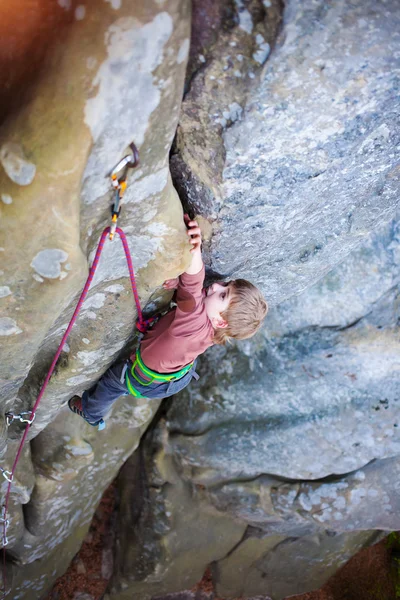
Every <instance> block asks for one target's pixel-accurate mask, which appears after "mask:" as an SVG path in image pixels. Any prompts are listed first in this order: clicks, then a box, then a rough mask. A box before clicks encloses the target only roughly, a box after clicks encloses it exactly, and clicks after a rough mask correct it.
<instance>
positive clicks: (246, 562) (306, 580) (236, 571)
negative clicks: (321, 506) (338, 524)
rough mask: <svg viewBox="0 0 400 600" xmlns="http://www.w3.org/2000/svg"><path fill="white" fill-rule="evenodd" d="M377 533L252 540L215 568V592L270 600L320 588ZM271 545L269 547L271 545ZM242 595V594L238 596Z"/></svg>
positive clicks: (321, 534)
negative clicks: (261, 596)
mask: <svg viewBox="0 0 400 600" xmlns="http://www.w3.org/2000/svg"><path fill="white" fill-rule="evenodd" d="M378 537H379V534H377V533H376V532H372V533H371V532H369V531H360V532H358V533H357V534H341V535H334V534H332V533H329V532H326V533H325V532H324V533H320V534H318V535H314V536H305V537H301V538H298V539H296V538H287V539H286V540H283V541H281V542H279V541H276V540H275V544H273V547H272V548H270V547H269V546H271V542H272V541H273V540H274V538H273V537H272V539H271V538H268V537H265V538H260V539H257V538H256V539H253V538H250V539H249V540H246V541H247V542H248V543H247V544H246V542H242V543H241V544H240V545H239V546H238V548H235V549H234V550H233V552H232V553H231V554H230V555H229V556H228V557H227V558H226V559H224V560H222V561H219V563H218V564H217V565H216V572H215V579H216V591H217V594H218V596H220V597H221V598H234V597H236V596H237V594H238V593H239V594H240V597H243V598H251V597H253V596H255V595H259V594H264V593H268V595H269V596H270V597H271V599H272V600H275V599H276V598H286V597H287V596H292V595H293V594H300V593H302V592H304V591H309V590H312V589H316V588H319V587H320V586H321V585H322V584H323V583H325V582H326V580H327V579H328V578H329V577H330V576H331V575H333V574H334V573H335V572H336V571H337V569H338V568H339V567H340V566H342V565H343V564H344V563H345V562H346V561H347V560H349V558H351V556H353V554H355V553H356V552H358V551H359V550H361V549H362V548H363V547H365V546H366V545H369V544H371V543H374V542H375V541H377V539H378ZM268 542H270V543H269V544H268ZM238 590H240V592H238Z"/></svg>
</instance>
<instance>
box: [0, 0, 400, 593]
mask: <svg viewBox="0 0 400 600" xmlns="http://www.w3.org/2000/svg"><path fill="white" fill-rule="evenodd" d="M393 4H394V3H392V2H389V1H388V2H383V3H382V6H380V7H378V8H377V7H376V6H375V4H373V3H372V2H370V1H366V2H362V1H361V0H359V1H356V2H352V3H350V4H349V3H346V2H344V0H343V1H339V2H334V3H332V2H328V3H327V2H322V0H320V1H317V2H311V0H310V1H306V2H300V0H289V1H288V2H287V3H286V5H285V12H284V18H283V24H282V29H281V32H280V34H279V37H278V39H277V41H276V43H275V37H276V35H277V32H278V30H279V27H280V18H281V8H282V7H281V4H280V2H278V0H271V1H270V0H264V1H263V2H261V1H260V0H249V1H242V0H240V1H239V0H237V1H236V2H235V3H232V2H224V1H223V0H220V1H218V2H216V3H210V2H205V3H201V2H198V3H197V2H196V3H195V4H194V11H193V15H194V21H193V33H192V39H193V45H192V50H191V54H190V62H189V69H188V71H187V72H186V63H187V60H188V54H189V46H190V40H189V36H190V25H191V15H190V3H189V2H188V1H186V0H152V1H151V2H147V1H146V2H145V1H144V0H140V1H139V2H135V3H129V2H120V1H119V0H112V1H108V2H102V1H100V0H91V1H90V2H87V3H86V4H79V5H77V4H74V3H72V2H69V1H67V0H60V1H59V2H58V4H57V6H56V7H53V9H52V10H53V12H54V14H53V13H52V20H51V22H52V23H63V27H62V28H60V32H59V35H58V36H54V38H52V43H51V48H49V51H48V54H47V56H46V57H45V58H43V56H44V50H43V51H42V52H39V51H37V54H35V58H34V62H33V63H32V64H34V65H38V64H39V63H40V64H41V68H40V69H39V68H38V69H37V72H33V73H32V76H31V79H32V81H31V85H30V86H29V87H27V89H26V90H25V93H24V94H23V95H22V96H21V98H20V99H19V100H18V103H17V106H16V107H15V110H14V112H10V111H9V106H10V92H8V93H7V94H6V95H5V103H4V106H3V107H2V111H3V113H2V114H5V113H7V115H8V116H7V118H6V119H4V122H3V123H2V125H1V128H0V163H1V167H0V183H1V186H0V198H1V203H0V216H1V222H0V228H1V232H2V241H1V243H0V252H1V256H2V258H3V260H2V264H1V275H0V303H1V304H0V309H1V315H0V336H1V340H2V361H1V390H2V412H1V414H2V415H4V413H5V412H6V411H8V410H12V411H13V412H14V413H18V412H20V411H26V410H29V408H30V407H31V406H32V405H33V402H34V401H35V399H36V397H37V394H38V391H39V389H40V387H41V384H42V382H43V379H44V377H45V374H46V372H47V370H48V368H49V365H50V363H51V360H52V358H53V356H54V354H55V351H56V349H57V346H58V343H59V340H60V338H61V336H62V333H63V332H64V331H65V328H66V327H67V324H68V322H69V320H70V317H71V315H72V312H73V309H74V307H75V305H76V302H77V299H78V295H79V293H80V291H81V289H82V286H83V284H84V281H85V277H86V275H87V271H88V264H90V262H91V260H92V259H93V256H94V253H95V250H96V247H97V244H98V240H99V236H100V234H101V232H102V230H103V228H104V227H105V226H106V225H107V224H108V222H109V215H110V205H111V202H112V192H111V187H110V180H109V178H108V177H107V175H108V174H109V172H110V170H111V169H112V167H113V166H114V165H115V164H116V163H117V162H118V161H119V160H120V159H121V157H122V156H124V154H125V153H126V152H127V148H128V145H129V143H130V142H132V141H134V142H135V143H136V145H137V146H138V148H139V150H140V156H141V163H140V167H139V168H138V169H136V170H135V171H134V172H133V173H132V174H130V177H129V181H128V183H129V185H128V190H127V193H126V196H125V206H124V209H123V214H122V217H121V222H120V224H121V226H122V227H123V229H124V231H125V232H126V234H127V237H128V243H129V246H130V248H131V251H132V255H133V261H134V265H135V268H136V271H137V275H138V290H139V294H140V297H141V301H142V304H143V305H145V304H147V307H148V309H149V310H153V309H154V308H155V307H157V306H158V305H161V304H162V303H167V301H168V299H169V298H168V297H167V296H165V295H164V294H163V293H162V292H161V291H160V287H159V286H160V284H161V283H162V281H163V280H164V279H166V278H169V277H173V276H176V275H177V274H179V273H180V272H182V271H183V270H184V269H185V267H186V265H187V264H188V260H189V253H188V248H187V240H186V235H185V230H184V226H183V222H182V205H181V201H180V198H179V197H178V195H177V193H176V191H175V189H174V187H173V185H172V179H171V176H170V172H169V158H170V157H169V152H170V148H171V145H172V142H173V139H174V136H175V133H176V137H175V142H174V144H173V151H172V156H171V171H172V174H173V178H174V183H175V185H176V187H177V189H178V190H179V192H180V195H181V197H182V198H181V199H182V202H183V204H184V206H185V208H186V209H188V210H191V211H193V212H196V213H198V214H199V215H200V217H201V218H202V223H203V224H204V228H205V230H206V231H207V240H206V242H205V245H204V246H205V249H204V254H205V257H206V260H207V264H208V267H209V269H210V275H211V276H215V275H218V273H219V274H222V275H230V276H233V277H238V276H245V277H246V278H249V279H251V280H252V281H254V282H255V283H257V284H258V285H259V286H260V287H261V289H262V290H263V291H264V293H265V295H266V297H267V299H268V301H269V302H270V305H271V307H272V309H271V311H270V315H269V317H268V321H267V323H266V327H265V329H264V330H263V331H262V332H260V334H259V335H258V336H257V337H256V338H254V339H253V340H251V341H248V342H245V343H242V344H235V345H233V346H232V347H229V348H219V347H218V348H214V349H213V350H212V351H210V352H208V353H207V355H206V356H205V357H203V358H202V360H201V364H200V370H201V371H202V373H203V377H202V379H201V381H200V382H199V383H198V384H197V385H193V386H192V387H191V389H190V390H187V391H186V393H184V394H182V395H181V396H180V397H179V398H176V399H174V401H173V402H167V403H164V405H163V407H162V410H161V412H159V413H158V418H157V422H156V423H154V426H152V428H151V429H150V431H148V432H147V433H146V439H145V441H144V442H143V443H142V444H141V445H140V448H139V450H138V451H137V452H135V453H134V454H133V452H134V451H135V449H137V448H138V446H139V443H140V440H141V437H142V435H143V434H144V432H145V431H146V430H147V429H148V427H149V424H150V422H151V421H152V420H153V417H154V415H155V413H156V412H157V410H158V407H159V402H157V401H151V402H146V401H143V400H138V401H134V402H133V401H131V400H130V399H129V398H128V399H127V398H125V397H123V398H121V399H120V400H119V401H118V403H117V404H116V405H115V407H114V408H113V411H112V412H111V414H110V415H109V416H108V418H107V428H106V430H105V431H104V432H102V433H101V434H100V433H98V432H97V431H95V430H93V429H92V428H90V427H89V426H88V425H86V424H85V423H84V422H83V421H79V419H78V418H77V417H76V416H74V415H72V414H71V413H70V412H69V411H68V410H67V409H66V408H65V403H66V401H67V400H68V398H69V397H71V396H72V395H73V394H75V393H80V392H81V391H82V390H83V389H85V388H87V387H89V386H90V385H91V384H92V383H94V382H95V381H96V380H97V379H98V378H99V376H100V375H101V374H102V373H103V372H104V371H105V369H106V368H107V367H108V366H109V365H110V364H111V363H112V362H113V361H114V360H116V359H117V358H118V357H125V356H126V355H127V354H128V353H129V351H130V350H131V349H132V347H133V345H134V342H135V337H134V334H133V324H134V320H135V312H134V309H133V301H132V295H131V290H130V286H129V280H128V277H127V268H126V264H125V259H124V255H123V252H122V247H121V245H120V243H119V241H118V239H116V240H115V241H114V242H112V243H111V242H108V243H107V244H106V246H105V248H104V251H103V256H102V260H101V262H100V265H99V269H98V271H97V274H96V277H95V279H94V281H93V286H92V289H91V291H90V294H89V296H88V298H87V300H86V301H85V304H84V306H83V309H82V313H81V315H80V318H79V320H78V322H77V324H76V326H75V328H74V330H73V332H72V335H71V337H70V339H69V340H68V345H67V346H66V347H65V351H64V352H63V353H62V355H61V357H60V360H59V363H58V365H57V368H56V371H55V373H54V375H53V377H52V379H51V382H50V385H49V386H48V388H47V391H46V394H45V395H44V397H43V400H42V403H41V405H40V409H39V410H38V413H37V418H36V420H35V422H34V424H33V427H32V428H31V430H30V432H29V443H28V444H27V446H26V448H25V450H24V453H23V455H22V457H21V461H20V463H19V466H18V470H17V473H16V477H15V480H14V483H13V487H12V495H11V501H10V527H9V540H10V543H9V546H8V549H7V558H8V561H7V570H8V572H7V582H8V585H9V587H11V593H10V597H12V598H15V599H16V600H17V599H19V600H31V599H32V600H33V599H35V600H36V599H37V598H38V597H43V596H44V595H45V593H46V590H47V589H48V588H49V587H50V585H51V583H52V581H53V580H54V579H55V578H56V577H57V576H58V575H59V574H61V573H62V572H63V571H64V570H65V569H66V567H67V565H68V563H69V561H70V560H71V558H72V557H73V555H74V554H75V552H76V551H77V549H78V547H79V545H80V543H81V541H82V539H83V537H84V536H85V533H86V531H87V529H88V524H89V522H90V519H91V517H92V515H93V512H94V510H95V507H96V504H97V503H98V500H99V498H100V496H101V494H102V492H103V491H104V489H105V488H106V486H107V485H108V483H109V482H110V481H111V480H112V479H113V478H114V477H115V476H116V474H117V472H118V471H119V469H120V467H121V466H122V465H123V464H124V463H125V462H126V461H127V459H128V457H131V458H129V460H128V461H127V462H126V464H125V465H124V467H123V469H122V472H121V476H120V489H121V502H120V514H119V527H118V543H117V548H116V556H115V562H114V574H113V578H112V582H111V585H110V590H109V596H110V597H111V598H113V599H115V600H123V599H128V598H129V599H132V598H134V599H137V600H139V599H140V600H146V599H148V600H150V598H151V597H154V596H160V595H162V594H168V593H174V592H178V591H180V590H182V589H187V588H190V587H191V586H192V585H193V584H194V583H195V582H196V581H197V580H199V579H200V578H201V576H202V574H203V572H204V569H205V567H206V566H207V565H209V564H212V572H213V577H214V580H215V583H216V586H217V590H218V593H219V594H220V595H221V596H226V597H235V596H240V595H244V596H246V595H247V596H259V595H261V596H262V597H267V596H269V597H271V598H272V600H280V599H281V598H283V597H284V596H286V595H288V594H293V593H297V592H302V591H305V590H308V589H311V588H313V587H317V586H319V585H321V584H322V583H323V582H324V581H325V580H326V578H327V577H328V576H329V575H330V574H331V573H333V572H334V570H336V568H337V567H338V566H340V565H341V564H342V563H343V562H344V561H345V560H346V559H347V558H348V557H350V556H351V555H352V554H353V553H354V552H356V551H357V550H358V549H359V548H361V547H362V546H363V545H366V544H369V543H371V542H372V541H374V540H375V539H377V537H378V536H379V535H380V534H379V532H378V530H381V529H383V530H388V529H398V528H400V524H399V522H398V514H399V508H400V507H399V506H398V484H397V481H398V479H399V478H398V470H399V460H398V458H397V457H398V455H399V450H400V439H399V434H398V431H399V407H398V402H399V391H400V390H399V387H400V386H399V377H398V373H399V368H400V359H399V356H400V353H399V350H400V348H399V340H398V325H399V301H398V300H399V288H398V286H399V267H398V265H399V259H400V245H399V242H400V234H399V227H398V220H397V210H398V179H397V178H396V175H397V174H398V166H397V163H396V155H395V144H396V142H397V141H398V131H399V129H398V121H397V120H398V115H399V111H398V102H399V98H398V88H397V87H396V86H397V80H396V72H395V69H394V67H395V61H396V57H397V56H398V53H399V50H400V48H399V46H400V39H399V33H398V32H399V30H400V29H399V26H398V22H397V21H396V20H397V18H398V14H397V13H396V11H395V10H394V9H395V7H394V5H393ZM57 11H58V12H57ZM49 29H50V27H48V28H47V29H46V28H44V30H43V31H47V30H49ZM34 30H35V28H32V30H31V31H32V32H34ZM26 31H29V28H26V29H24V30H23V32H26ZM24 35H25V33H24ZM34 45H35V44H34V39H33V38H32V39H31V41H30V42H29V40H25V42H24V46H23V47H24V48H26V49H27V52H28V51H29V48H30V47H33V46H34ZM271 48H272V51H271ZM270 52H271V54H270ZM0 59H1V61H2V64H3V63H4V61H5V55H3V54H2V55H1V56H0ZM267 59H268V60H267ZM18 61H19V62H18V64H19V65H23V64H24V61H23V60H22V59H21V57H19V59H18ZM264 65H265V66H264ZM21 68H22V67H21ZM33 71H35V69H33ZM21 72H22V74H23V75H25V74H26V69H25V70H24V68H22V71H21ZM18 73H19V71H18V69H16V72H15V73H14V74H10V72H9V71H7V70H5V71H4V77H5V84H6V85H7V86H8V88H9V89H15V87H13V86H17V78H18ZM185 76H186V84H185ZM184 85H185V89H186V96H185V100H184V102H183V104H182V111H181V117H180V120H179V128H178V130H177V131H176V128H177V124H178V118H179V111H180V108H181V100H182V95H183V90H184ZM0 430H1V431H0V432H1V450H2V461H1V465H2V466H3V467H4V468H7V469H10V467H11V465H12V462H13V460H14V457H15V452H16V448H17V445H18V441H19V439H20V436H21V433H22V430H21V427H20V426H19V425H16V424H13V425H12V426H11V427H10V428H9V429H7V428H6V425H5V422H4V418H3V417H2V418H1V420H0ZM5 489H6V482H5V481H4V482H3V483H2V484H1V493H2V494H3V495H4V492H5ZM306 564H307V569H306V568H305V565H306ZM288 572H290V576H289V575H288Z"/></svg>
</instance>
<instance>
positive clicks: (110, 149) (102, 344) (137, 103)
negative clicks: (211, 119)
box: [0, 0, 190, 600]
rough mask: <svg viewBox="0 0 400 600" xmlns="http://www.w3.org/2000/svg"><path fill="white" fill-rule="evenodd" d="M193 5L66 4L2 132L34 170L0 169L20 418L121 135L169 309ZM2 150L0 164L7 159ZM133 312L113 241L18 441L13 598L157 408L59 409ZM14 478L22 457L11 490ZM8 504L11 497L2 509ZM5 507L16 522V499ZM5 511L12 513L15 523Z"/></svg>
mask: <svg viewBox="0 0 400 600" xmlns="http://www.w3.org/2000/svg"><path fill="white" fill-rule="evenodd" d="M117 4H118V3H117ZM78 8H79V7H78ZM189 8H190V7H189V3H188V2H186V1H184V0H168V1H167V2H164V3H163V4H162V6H161V5H160V4H159V3H157V2H151V3H148V2H139V3H135V5H134V6H133V5H131V4H129V3H128V4H126V3H120V5H118V6H117V5H115V3H113V4H110V3H105V2H102V1H100V0H93V2H90V3H88V4H87V5H85V6H83V5H82V6H81V7H80V10H79V11H71V12H72V18H71V19H70V21H71V22H70V25H69V26H68V27H66V28H64V29H63V30H62V31H60V36H59V38H58V39H57V40H56V42H55V46H54V47H53V48H52V49H51V51H49V54H48V57H47V59H46V61H45V63H44V64H43V69H42V70H41V71H40V72H39V74H38V79H37V82H36V84H35V87H34V88H32V93H31V94H30V95H29V97H28V98H27V101H26V103H25V104H24V106H23V108H22V109H21V110H20V111H17V112H15V113H14V114H12V115H10V116H9V118H8V119H7V121H6V122H5V123H4V124H3V126H2V129H1V131H0V148H3V149H4V148H6V149H7V148H8V149H10V148H11V149H15V148H16V146H15V144H18V148H22V152H23V156H24V160H25V159H26V161H28V162H29V163H30V164H32V165H34V166H35V168H36V171H35V176H34V178H33V179H32V181H31V183H29V184H28V181H27V178H26V177H25V175H24V176H23V179H24V181H22V179H20V181H19V182H18V183H16V182H15V179H16V176H15V173H16V175H17V178H18V177H20V176H21V174H22V175H23V174H24V173H25V171H24V168H25V167H24V165H25V163H24V164H22V163H21V161H19V162H18V161H17V162H15V161H14V163H15V164H14V163H13V164H14V167H13V168H14V171H12V174H13V179H14V180H12V179H11V178H10V176H9V175H10V173H11V171H10V167H9V165H7V164H6V167H7V169H8V170H6V171H4V170H3V169H1V171H2V172H1V173H0V181H1V193H2V194H3V195H4V194H6V195H7V196H9V197H11V198H12V203H8V204H7V203H4V202H3V203H1V206H0V211H1V229H2V242H1V244H0V245H1V247H2V258H3V259H4V260H3V262H2V269H4V271H2V273H1V276H0V284H1V286H2V289H5V288H8V289H9V290H10V292H11V293H8V292H7V294H2V298H1V302H2V307H1V308H2V314H1V317H0V319H1V320H0V333H2V334H3V335H4V337H2V340H3V341H2V365H1V369H2V397H3V411H4V410H7V409H9V408H10V407H12V409H13V410H14V412H17V411H16V410H15V409H18V411H20V410H28V409H29V408H30V407H31V406H32V405H33V403H34V401H35V400H36V397H37V394H38V391H39V389H40V387H41V385H42V383H43V380H44V377H45V374H46V373H47V371H48V368H49V366H50V363H51V361H52V359H53V356H54V354H55V351H56V349H57V346H58V344H59V342H60V339H61V336H62V334H63V332H64V331H65V329H66V326H67V323H68V322H69V320H70V318H71V315H72V312H73V310H74V308H75V305H76V302H77V300H78V296H77V294H78V292H79V293H80V291H81V289H82V286H83V283H84V280H85V276H86V274H87V268H88V263H90V262H91V260H92V258H93V255H94V251H95V248H96V247H97V244H98V240H99V236H100V233H101V231H102V229H103V228H104V227H105V226H106V225H107V224H108V223H109V215H110V206H111V202H112V199H113V193H112V188H111V184H110V180H109V178H108V177H107V175H108V174H109V172H110V170H111V169H112V167H113V166H114V165H115V164H116V163H117V162H118V161H119V160H120V159H121V157H122V156H124V153H125V152H126V150H127V146H128V144H129V143H130V142H132V141H134V142H135V143H136V145H137V146H138V148H139V151H140V159H141V163H140V167H139V168H138V169H137V170H136V171H135V173H134V174H133V175H130V176H129V180H128V183H129V185H128V190H127V192H126V195H125V206H124V208H123V213H122V215H121V219H120V225H121V226H122V227H123V228H124V230H125V232H126V235H127V238H128V244H129V246H130V249H131V252H132V257H133V262H134V266H135V270H136V275H137V278H138V291H139V294H140V297H141V301H142V304H143V305H145V304H146V302H147V300H149V299H150V297H151V295H152V294H153V296H152V297H151V301H152V303H151V304H150V308H154V307H155V306H156V304H160V303H163V302H164V303H165V302H166V300H167V298H168V297H167V296H166V295H165V294H162V293H160V291H157V288H158V286H160V284H161V283H162V281H163V280H164V279H166V278H168V277H172V276H176V275H177V274H178V273H179V272H181V271H182V270H184V268H185V265H186V264H187V262H188V260H189V248H188V244H187V237H186V235H185V227H184V224H183V221H182V207H181V204H180V202H179V198H178V196H177V194H176V192H175V190H174V189H173V187H172V184H171V179H170V176H169V170H168V153H169V149H170V145H171V142H172V139H173V136H174V132H175V129H176V124H177V119H178V114H179V106H180V100H181V96H182V90H183V82H184V75H185V65H186V61H187V53H188V38H189V28H190V21H189V17H190V11H189ZM67 9H68V7H67V6H66V8H65V10H67ZM150 40H151V42H150ZM14 154H15V156H17V157H18V156H19V157H20V158H21V153H20V154H18V153H16V152H14ZM1 156H2V159H3V164H4V159H7V157H8V158H10V152H8V154H7V156H6V153H5V152H3V153H2V155H1ZM21 160H22V159H21ZM17 163H18V164H17ZM21 165H22V166H21ZM25 166H26V165H25ZM7 173H8V174H7ZM21 183H25V184H26V185H24V186H23V187H22V186H21V185H20V184H21ZM3 283H4V285H3ZM154 292H156V293H154ZM135 317H136V315H135V310H134V304H133V298H132V294H131V290H130V283H129V279H128V270H127V266H126V263H125V257H124V254H123V250H122V246H121V244H120V242H119V240H118V239H116V240H115V241H114V242H113V243H111V242H106V245H105V248H104V251H103V256H102V259H101V262H100V264H99V268H98V271H97V273H96V277H95V279H94V281H93V285H92V289H91V291H90V293H89V295H88V298H87V300H86V301H85V303H84V306H83V308H82V313H81V315H80V317H79V319H78V321H77V323H76V324H75V326H74V329H73V332H72V333H71V336H70V339H69V340H68V343H67V345H66V346H65V349H64V351H63V353H62V354H61V357H60V359H59V361H58V364H57V366H56V370H55V372H54V374H53V377H52V379H51V382H50V384H49V386H48V388H47V390H46V393H45V395H44V396H43V399H42V402H41V404H40V407H39V409H38V412H37V416H36V420H35V422H34V424H33V426H32V427H31V430H30V432H29V440H31V444H32V456H33V463H34V466H35V472H36V479H35V486H34V491H33V493H31V491H32V487H33V485H32V486H31V488H30V489H29V490H28V495H27V496H26V497H25V496H24V498H23V499H22V501H23V502H24V504H25V503H27V504H26V506H25V507H24V519H25V523H24V525H25V529H24V528H23V527H22V530H21V528H19V529H18V531H16V530H15V535H14V533H13V539H12V541H13V542H14V539H15V543H13V544H12V545H10V547H9V548H10V553H12V556H13V558H14V559H15V561H16V563H15V565H13V571H14V581H13V592H12V593H13V594H14V595H15V597H19V598H24V599H25V598H26V599H29V598H32V599H33V598H34V599H35V600H36V598H37V597H38V596H39V595H43V593H44V592H45V590H46V589H48V587H49V586H50V585H51V583H52V581H53V580H54V579H55V578H56V577H57V575H58V574H61V573H62V572H64V571H65V569H66V567H67V566H68V563H69V561H70V560H71V559H72V557H73V556H74V554H75V553H76V551H77V549H78V548H79V546H80V544H81V541H82V539H83V537H84V536H85V534H86V533H87V530H88V526H89V522H90V520H91V517H92V515H93V512H94V510H95V507H96V504H97V503H98V501H99V499H100V497H101V494H102V493H103V491H104V489H105V487H106V486H107V485H108V483H109V482H110V481H111V480H112V479H113V478H114V477H115V475H116V473H117V472H118V470H119V468H120V467H121V465H122V464H123V462H124V461H125V460H126V459H127V457H128V456H129V455H130V454H131V453H132V452H133V451H134V450H135V448H136V447H137V445H138V443H139V440H140V437H141V435H142V433H143V431H144V430H145V429H146V428H147V426H148V424H149V422H150V420H151V419H152V417H153V415H154V413H155V411H156V410H157V407H158V405H159V402H158V401H151V402H145V401H138V402H136V401H135V402H133V401H131V400H130V399H126V398H124V399H121V400H120V402H119V403H118V405H117V406H116V407H115V409H114V411H113V412H112V413H111V415H110V416H109V418H108V419H107V428H106V430H105V431H104V432H102V433H101V434H100V433H98V432H97V431H95V430H94V429H93V428H90V427H89V426H87V425H86V424H85V423H84V422H83V421H82V422H81V421H80V420H79V418H78V417H77V416H76V415H72V413H70V412H69V411H68V410H67V408H62V407H63V406H64V405H65V403H66V401H67V399H68V398H69V397H71V396H72V395H73V394H74V393H80V392H82V390H83V389H85V388H87V387H89V386H90V385H91V384H92V383H93V382H94V381H96V380H97V379H98V378H99V376H100V375H101V373H102V372H104V370H105V369H106V368H107V367H108V366H109V364H110V363H111V362H112V361H113V360H115V358H117V356H118V354H119V352H120V351H121V349H123V348H124V345H126V343H127V342H128V340H130V344H131V345H132V341H133V335H132V332H133V325H134V320H135ZM127 352H128V349H127V350H126V351H125V355H126V354H127ZM17 393H18V398H16V395H17ZM47 425H48V427H46V426H47ZM12 427H13V429H10V430H9V435H10V438H11V439H15V440H16V439H17V436H18V435H19V432H20V431H21V428H20V426H18V425H13V426H12ZM4 442H5V440H4V439H3V446H4ZM13 443H14V442H13ZM9 447H10V451H11V444H9ZM14 451H15V446H14ZM6 457H7V461H8V453H7V454H6ZM20 469H23V464H22V463H21V464H20V465H19V466H18V468H17V481H18V477H19V473H20ZM18 500H19V501H21V499H20V498H18ZM14 506H15V498H14V492H13V497H12V503H11V504H10V509H11V510H14ZM15 511H16V515H18V514H21V509H20V507H19V506H18V505H16V506H15ZM16 518H17V517H16V516H14V515H12V523H11V525H12V524H13V520H14V522H16ZM21 524H23V523H22V521H21ZM61 545H62V551H60V546H61ZM21 563H22V564H24V567H23V569H20V568H19V567H18V564H21Z"/></svg>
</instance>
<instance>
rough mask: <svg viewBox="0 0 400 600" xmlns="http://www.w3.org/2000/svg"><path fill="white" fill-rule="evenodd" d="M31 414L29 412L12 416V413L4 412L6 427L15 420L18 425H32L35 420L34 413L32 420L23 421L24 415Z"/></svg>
mask: <svg viewBox="0 0 400 600" xmlns="http://www.w3.org/2000/svg"><path fill="white" fill-rule="evenodd" d="M31 414H32V412H31V411H27V412H21V413H19V414H18V415H14V413H12V412H6V414H5V417H6V424H7V427H9V426H10V425H11V423H12V422H13V421H15V420H18V421H19V422H20V423H29V425H32V423H33V421H34V420H35V417H36V413H34V414H33V417H32V419H25V417H24V415H31Z"/></svg>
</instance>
